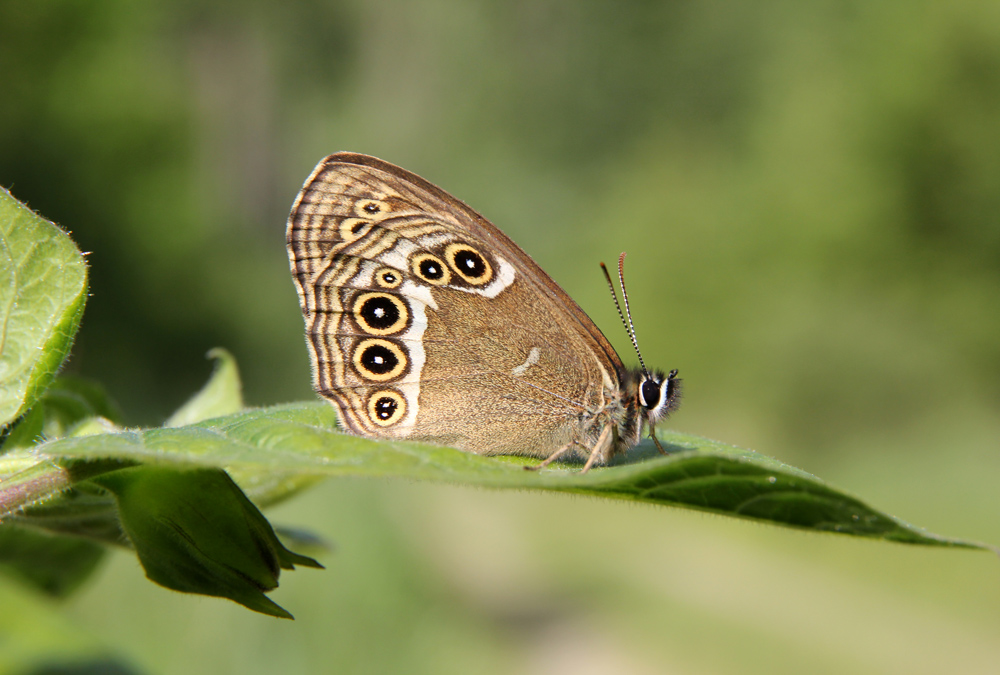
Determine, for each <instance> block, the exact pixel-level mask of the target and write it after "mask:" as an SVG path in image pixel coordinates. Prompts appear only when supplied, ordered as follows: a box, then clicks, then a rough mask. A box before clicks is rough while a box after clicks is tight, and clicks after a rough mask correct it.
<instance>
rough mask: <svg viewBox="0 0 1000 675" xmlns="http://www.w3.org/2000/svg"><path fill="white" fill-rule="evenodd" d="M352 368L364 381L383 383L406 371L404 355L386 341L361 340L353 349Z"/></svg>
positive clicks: (394, 345)
mask: <svg viewBox="0 0 1000 675" xmlns="http://www.w3.org/2000/svg"><path fill="white" fill-rule="evenodd" d="M353 361H354V368H355V370H357V371H358V374H359V375H361V377H363V378H364V379H366V380H374V381H376V382H385V381H386V380H391V379H393V378H394V377H398V376H400V375H402V374H403V371H404V370H406V363H407V361H406V354H405V353H403V350H402V349H401V348H400V347H399V346H398V345H396V344H394V343H392V342H389V341H388V340H376V339H369V340H362V341H361V342H359V343H358V346H357V347H355V349H354V359H353Z"/></svg>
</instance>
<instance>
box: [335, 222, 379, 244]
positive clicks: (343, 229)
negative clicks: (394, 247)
mask: <svg viewBox="0 0 1000 675" xmlns="http://www.w3.org/2000/svg"><path fill="white" fill-rule="evenodd" d="M371 227H372V224H371V223H370V222H369V221H367V220H365V219H364V218H344V220H343V221H341V223H340V230H339V231H340V238H341V239H343V240H344V241H354V240H355V239H360V238H361V237H363V236H365V235H366V234H368V230H370V229H371Z"/></svg>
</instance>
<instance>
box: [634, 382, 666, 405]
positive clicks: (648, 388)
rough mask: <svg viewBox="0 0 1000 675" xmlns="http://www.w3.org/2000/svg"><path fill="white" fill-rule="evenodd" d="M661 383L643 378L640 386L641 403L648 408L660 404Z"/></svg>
mask: <svg viewBox="0 0 1000 675" xmlns="http://www.w3.org/2000/svg"><path fill="white" fill-rule="evenodd" d="M660 393H661V392H660V383H659V382H656V381H654V380H643V382H642V386H641V387H639V403H640V404H641V405H642V407H643V408H645V409H646V410H653V409H654V408H656V407H657V406H659V405H660Z"/></svg>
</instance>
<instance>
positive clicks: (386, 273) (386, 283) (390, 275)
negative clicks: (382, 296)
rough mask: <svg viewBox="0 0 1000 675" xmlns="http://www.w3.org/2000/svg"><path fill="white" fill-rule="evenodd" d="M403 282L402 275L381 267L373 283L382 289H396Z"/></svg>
mask: <svg viewBox="0 0 1000 675" xmlns="http://www.w3.org/2000/svg"><path fill="white" fill-rule="evenodd" d="M402 282H403V275H402V274H400V273H399V272H398V271H396V270H394V269H392V268H389V267H383V268H382V269H380V270H379V271H378V272H376V273H375V283H377V284H378V285H379V286H381V287H382V288H396V287H397V286H399V285H400V284H401V283H402Z"/></svg>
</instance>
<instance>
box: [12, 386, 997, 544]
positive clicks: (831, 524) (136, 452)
mask: <svg viewBox="0 0 1000 675" xmlns="http://www.w3.org/2000/svg"><path fill="white" fill-rule="evenodd" d="M660 438H661V440H662V442H663V443H664V445H665V446H666V447H667V448H668V449H669V450H671V454H670V455H669V456H666V457H662V456H657V455H655V450H652V449H651V448H650V447H648V446H649V445H651V444H649V443H648V442H647V443H644V444H642V445H641V446H640V447H639V448H637V449H636V450H635V451H633V452H632V453H630V454H629V456H628V457H626V458H625V461H624V462H621V463H619V464H618V465H616V466H612V467H607V468H599V469H595V470H593V471H591V472H589V473H587V474H581V473H579V466H578V465H566V464H563V465H560V466H555V465H554V466H553V467H551V468H549V469H546V470H543V471H540V472H529V471H524V470H523V467H524V466H525V465H527V464H530V463H534V462H535V460H525V459H523V458H516V457H481V456H478V455H474V454H470V453H465V452H460V451H458V450H454V449H451V448H445V447H438V446H433V445H424V444H418V443H404V442H385V441H374V440H370V439H365V438H358V437H355V436H350V435H346V434H343V433H341V432H339V431H338V430H337V429H336V416H335V413H334V411H333V409H332V407H331V406H329V405H326V404H323V403H307V404H294V405H285V406H277V407H273V408H267V409H259V410H249V411H244V412H240V413H237V414H233V415H228V416H225V417H220V418H217V419H213V420H207V421H204V422H201V423H199V424H195V425H191V426H187V427H180V428H173V429H148V430H141V431H123V432H120V433H110V434H99V435H93V436H87V437H82V438H66V439H62V440H57V441H53V442H50V443H47V444H43V445H41V446H39V447H38V448H37V450H38V452H40V453H42V454H44V455H46V456H48V457H50V458H53V459H61V460H66V459H76V460H100V459H105V458H117V459H122V460H130V461H138V462H147V463H162V462H176V463H180V464H188V465H190V464H194V465H201V466H215V467H225V468H227V469H230V470H232V469H236V470H237V471H238V472H240V473H243V474H244V475H265V476H266V475H269V474H272V473H280V474H283V475H289V474H297V475H300V476H317V475H326V476H344V475H366V476H396V477H406V478H416V479H423V480H432V481H439V482H448V483H459V484H465V485H478V486H484V487H492V488H517V489H538V490H550V491H558V492H572V493H577V494H584V495H591V496H594V497H608V498H614V499H626V500H632V501H638V502H648V503H654V504H662V505H667V506H679V507H684V508H692V509H699V510H703V511H711V512H714V513H720V514H724V515H729V516H735V517H738V518H747V519H753V520H758V521H764V522H768V523H772V524H776V525H783V526H788V527H795V528H800V529H807V530H814V531H823V532H836V533H840V534H850V535H855V536H861V537H870V538H876V539H885V540H890V541H897V542H904V543H909V544H923V545H931V546H958V547H968V548H989V547H987V546H984V545H982V544H978V543H975V542H970V541H962V540H956V539H948V538H945V537H939V536H937V535H934V534H930V533H928V532H925V531H924V530H921V529H919V528H916V527H914V526H912V525H909V524H907V523H905V522H903V521H901V520H899V519H897V518H895V517H893V516H891V515H888V514H886V513H883V512H880V511H878V510H876V509H874V508H872V507H870V506H868V505H867V504H865V503H864V502H862V501H861V500H859V499H858V498H856V497H853V496H851V495H849V494H847V493H845V492H843V491H841V490H837V489H835V488H833V487H830V486H829V485H827V484H826V483H824V482H823V481H821V480H820V479H818V478H816V477H815V476H812V475H810V474H808V473H805V472H803V471H800V470H798V469H795V468H793V467H790V466H788V465H785V464H782V463H781V462H778V461H776V460H773V459H770V458H768V457H764V456H762V455H759V454H757V453H754V452H750V451H748V450H742V449H740V448H735V447H732V446H728V445H724V444H722V443H718V442H716V441H710V440H707V439H704V438H699V437H697V436H690V435H686V434H678V433H670V432H666V433H661V434H660ZM0 470H2V462H0ZM263 485H264V486H266V489H267V490H273V489H275V486H274V485H273V484H269V483H266V482H265V483H263ZM244 489H246V490H247V493H248V495H249V496H250V497H251V498H252V499H254V500H255V501H257V500H258V499H260V498H264V499H266V498H268V497H269V496H270V497H273V495H267V494H263V493H262V492H261V491H257V490H255V487H254V486H253V485H249V486H248V485H246V484H244Z"/></svg>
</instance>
